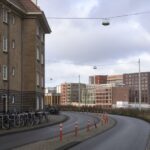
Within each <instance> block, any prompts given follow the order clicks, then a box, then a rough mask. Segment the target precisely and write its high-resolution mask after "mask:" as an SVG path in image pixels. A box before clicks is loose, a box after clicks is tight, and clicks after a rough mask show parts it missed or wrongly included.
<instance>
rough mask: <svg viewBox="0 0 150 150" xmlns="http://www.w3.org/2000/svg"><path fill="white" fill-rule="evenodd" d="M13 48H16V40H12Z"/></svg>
mask: <svg viewBox="0 0 150 150" xmlns="http://www.w3.org/2000/svg"><path fill="white" fill-rule="evenodd" d="M12 48H13V49H14V48H15V40H12Z"/></svg>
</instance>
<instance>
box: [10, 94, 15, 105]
mask: <svg viewBox="0 0 150 150" xmlns="http://www.w3.org/2000/svg"><path fill="white" fill-rule="evenodd" d="M11 103H12V104H15V96H14V95H13V96H12V101H11Z"/></svg>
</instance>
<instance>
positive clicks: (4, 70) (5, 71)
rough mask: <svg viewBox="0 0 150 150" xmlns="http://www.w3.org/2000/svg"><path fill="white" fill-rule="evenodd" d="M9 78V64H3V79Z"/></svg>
mask: <svg viewBox="0 0 150 150" xmlns="http://www.w3.org/2000/svg"><path fill="white" fill-rule="evenodd" d="M7 78H8V71H7V66H6V65H3V80H7Z"/></svg>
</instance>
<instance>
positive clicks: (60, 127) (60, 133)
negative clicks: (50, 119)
mask: <svg viewBox="0 0 150 150" xmlns="http://www.w3.org/2000/svg"><path fill="white" fill-rule="evenodd" d="M62 127H63V125H62V124H60V125H59V139H60V142H62V139H63V131H62Z"/></svg>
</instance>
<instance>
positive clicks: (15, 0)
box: [7, 0, 51, 33]
mask: <svg viewBox="0 0 150 150" xmlns="http://www.w3.org/2000/svg"><path fill="white" fill-rule="evenodd" d="M7 2H8V3H9V4H11V5H13V6H14V7H15V8H16V9H19V10H21V11H22V12H23V13H25V14H26V15H40V17H39V16H38V18H39V19H41V20H42V22H43V26H44V28H45V29H46V30H45V31H46V33H50V32H51V29H50V27H49V24H48V22H47V19H46V17H45V14H44V12H43V11H42V10H41V9H40V8H39V7H38V6H37V5H36V4H34V3H33V2H32V0H7Z"/></svg>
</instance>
